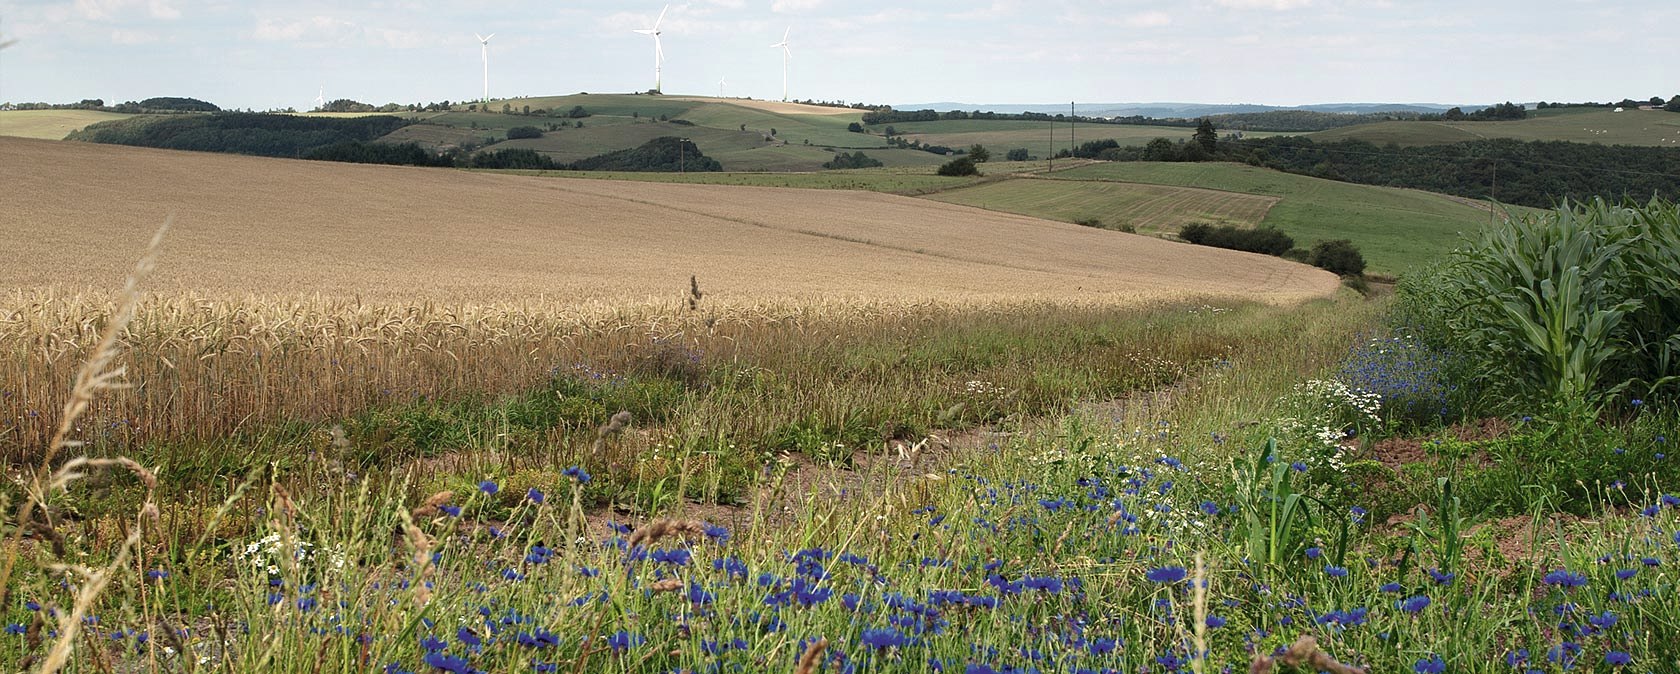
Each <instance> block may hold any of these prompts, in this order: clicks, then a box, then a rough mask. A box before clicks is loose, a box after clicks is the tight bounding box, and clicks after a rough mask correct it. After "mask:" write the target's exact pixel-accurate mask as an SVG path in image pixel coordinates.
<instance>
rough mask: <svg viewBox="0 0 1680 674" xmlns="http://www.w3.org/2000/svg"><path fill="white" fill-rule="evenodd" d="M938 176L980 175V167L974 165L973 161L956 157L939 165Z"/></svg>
mask: <svg viewBox="0 0 1680 674" xmlns="http://www.w3.org/2000/svg"><path fill="white" fill-rule="evenodd" d="M939 175H942V176H977V175H980V167H978V166H975V165H974V160H973V159H970V158H968V157H958V158H956V159H953V160H951V161H948V162H945V164H943V165H941V166H940V167H939Z"/></svg>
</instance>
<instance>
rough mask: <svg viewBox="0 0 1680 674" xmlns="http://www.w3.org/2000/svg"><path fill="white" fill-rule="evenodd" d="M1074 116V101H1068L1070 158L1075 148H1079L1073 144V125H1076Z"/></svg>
mask: <svg viewBox="0 0 1680 674" xmlns="http://www.w3.org/2000/svg"><path fill="white" fill-rule="evenodd" d="M1074 114H1075V113H1074V111H1073V101H1068V156H1070V157H1071V156H1073V151H1074V148H1076V147H1078V146H1077V145H1074V144H1073V124H1074V121H1073V116H1074Z"/></svg>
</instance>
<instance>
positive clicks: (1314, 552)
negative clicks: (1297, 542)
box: [1307, 545, 1324, 559]
mask: <svg viewBox="0 0 1680 674" xmlns="http://www.w3.org/2000/svg"><path fill="white" fill-rule="evenodd" d="M1323 556H1324V548H1321V547H1318V546H1316V545H1315V546H1313V547H1310V548H1307V559H1318V558H1319V557H1323Z"/></svg>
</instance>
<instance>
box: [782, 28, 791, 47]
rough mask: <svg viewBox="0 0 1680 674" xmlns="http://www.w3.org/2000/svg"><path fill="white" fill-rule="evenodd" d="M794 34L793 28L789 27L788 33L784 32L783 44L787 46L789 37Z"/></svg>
mask: <svg viewBox="0 0 1680 674" xmlns="http://www.w3.org/2000/svg"><path fill="white" fill-rule="evenodd" d="M792 34H793V26H788V29H787V30H786V31H783V32H782V44H787V39H788V36H789V35H792Z"/></svg>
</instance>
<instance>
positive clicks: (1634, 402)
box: [1628, 398, 1645, 407]
mask: <svg viewBox="0 0 1680 674" xmlns="http://www.w3.org/2000/svg"><path fill="white" fill-rule="evenodd" d="M1628 404H1629V405H1632V406H1634V407H1639V406H1640V405H1644V404H1645V401H1643V400H1640V399H1638V398H1634V399H1633V400H1629V401H1628Z"/></svg>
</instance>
